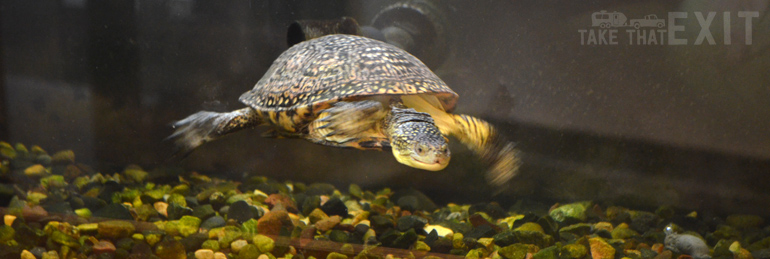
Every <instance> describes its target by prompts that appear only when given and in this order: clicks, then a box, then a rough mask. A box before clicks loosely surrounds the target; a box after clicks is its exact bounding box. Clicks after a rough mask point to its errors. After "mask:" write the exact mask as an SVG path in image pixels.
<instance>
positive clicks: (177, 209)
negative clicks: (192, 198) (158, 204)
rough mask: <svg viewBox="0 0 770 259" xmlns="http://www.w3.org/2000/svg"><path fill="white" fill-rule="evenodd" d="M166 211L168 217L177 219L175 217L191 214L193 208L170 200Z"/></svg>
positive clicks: (179, 217)
mask: <svg viewBox="0 0 770 259" xmlns="http://www.w3.org/2000/svg"><path fill="white" fill-rule="evenodd" d="M166 212H167V214H168V219H170V220H177V219H181V218H182V216H189V215H192V213H193V210H192V209H190V208H188V207H183V206H181V205H179V204H176V203H174V202H172V203H171V204H169V205H168V209H166Z"/></svg>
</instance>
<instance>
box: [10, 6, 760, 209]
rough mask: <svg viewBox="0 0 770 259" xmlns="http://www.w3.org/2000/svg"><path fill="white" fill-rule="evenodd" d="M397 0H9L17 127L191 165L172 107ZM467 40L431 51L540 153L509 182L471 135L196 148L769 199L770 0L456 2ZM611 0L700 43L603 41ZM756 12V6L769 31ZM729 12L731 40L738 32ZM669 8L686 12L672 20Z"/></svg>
mask: <svg viewBox="0 0 770 259" xmlns="http://www.w3.org/2000/svg"><path fill="white" fill-rule="evenodd" d="M392 3H393V2H390V1H371V2H370V1H350V2H347V1H341V2H333V4H329V3H328V2H319V1H232V2H228V3H227V4H222V3H220V2H209V1H195V0H168V1H156V0H152V1H147V0H134V1H85V0H62V1H22V0H6V1H3V2H2V3H0V17H2V18H1V19H2V20H0V22H1V23H2V30H0V43H1V44H2V55H1V57H2V62H1V63H0V64H2V80H0V82H2V86H0V100H2V104H1V105H0V107H1V108H0V110H1V111H2V113H0V139H2V140H6V141H9V142H11V143H16V142H22V143H25V144H28V145H33V144H36V145H40V146H42V147H43V148H45V149H46V150H48V151H49V152H53V151H57V150H62V149H73V150H74V151H75V153H76V154H77V156H78V160H79V161H81V162H84V163H86V164H91V165H94V166H96V167H97V168H98V169H99V170H101V171H102V172H105V173H111V172H114V171H120V170H121V169H122V168H123V167H125V166H126V165H128V164H139V165H141V166H143V167H146V168H153V167H157V166H162V165H168V164H173V160H169V156H170V154H171V152H172V143H169V142H164V141H163V139H164V138H165V137H166V136H168V135H169V134H171V132H172V129H171V128H170V127H169V123H170V122H172V121H174V120H178V119H182V118H184V117H185V116H187V115H189V114H191V113H194V112H196V111H198V110H202V109H205V110H213V111H228V110H233V109H237V108H241V107H242V104H240V103H239V102H238V96H240V94H241V93H243V92H245V91H247V90H249V89H250V88H251V87H252V86H253V85H254V84H255V83H256V82H257V80H259V79H260V78H261V77H262V75H263V73H264V72H265V71H266V70H267V68H268V67H269V66H270V64H271V62H272V60H273V59H275V58H276V57H277V56H278V55H279V54H280V53H281V52H282V51H283V50H285V49H286V48H287V43H286V29H287V27H288V26H289V24H291V23H292V22H293V21H295V20H298V19H333V18H339V17H342V16H350V17H353V18H355V19H357V20H358V21H359V23H361V24H362V25H366V24H368V23H369V22H370V21H371V20H372V18H373V17H374V15H376V14H377V12H379V10H381V9H382V8H384V7H386V6H389V5H390V4H392ZM440 4H441V8H442V9H444V10H445V11H446V14H447V17H449V18H448V19H447V20H446V26H445V29H446V30H447V31H448V32H449V33H450V34H451V40H450V41H449V42H448V44H449V45H451V51H447V53H446V55H447V59H446V60H445V62H444V63H443V64H441V65H440V66H436V67H432V68H433V69H434V71H436V73H437V74H438V75H439V76H440V77H441V78H442V79H444V80H445V81H446V82H447V84H449V85H450V87H452V88H453V89H454V90H455V91H456V92H458V93H459V94H460V96H461V98H460V103H459V108H458V109H457V112H461V113H468V114H472V115H477V116H480V117H482V118H486V119H489V120H490V121H492V122H494V123H495V124H496V125H498V126H499V127H501V129H502V131H503V132H504V134H505V135H507V136H509V137H510V138H511V139H514V140H516V141H517V142H518V143H519V147H520V148H521V149H522V150H523V151H524V152H525V153H526V156H525V157H524V162H525V166H524V167H523V168H522V171H521V174H520V175H519V177H518V178H516V179H515V180H514V182H512V183H511V184H510V185H508V186H506V190H505V192H503V193H502V194H500V195H498V196H494V197H493V196H492V192H491V188H488V186H487V185H486V184H485V182H484V180H483V176H482V175H483V173H482V172H483V170H484V167H483V166H482V165H480V164H479V162H478V161H477V160H476V159H475V157H473V155H472V154H471V153H470V152H469V151H468V150H467V149H464V147H461V146H459V145H456V144H455V145H454V146H453V147H452V152H453V156H454V157H453V159H452V162H451V164H450V166H449V167H448V168H447V169H446V170H444V171H441V172H425V171H419V170H416V169H412V168H408V167H406V166H402V165H400V164H398V163H397V162H396V161H395V160H394V159H393V157H392V155H391V154H390V153H389V152H363V151H357V150H344V149H334V148H328V147H323V146H318V145H314V144H311V143H309V142H307V141H303V140H282V139H263V138H261V137H259V133H260V132H259V131H258V130H250V131H243V132H239V133H237V134H234V135H232V136H228V137H226V138H223V139H221V140H219V141H216V142H213V143H209V144H206V145H204V146H202V147H201V148H199V149H198V150H196V151H195V152H194V153H192V154H191V155H190V156H189V157H187V158H186V159H184V160H182V161H181V163H180V165H182V166H183V167H185V168H187V169H190V170H198V171H201V172H206V173H212V174H217V175H221V176H223V175H230V176H232V177H240V176H243V175H249V174H259V175H266V176H269V177H272V178H277V179H281V180H293V181H303V182H317V181H323V182H330V183H333V184H336V185H338V187H344V186H347V184H350V183H358V184H360V185H362V186H365V187H368V188H375V187H381V186H391V187H393V188H410V187H411V188H416V189H419V190H421V191H423V192H425V193H427V194H428V195H429V196H431V197H432V198H433V199H434V200H436V201H438V202H450V201H452V202H466V203H472V202H474V201H488V200H495V201H498V202H500V203H503V204H507V205H510V203H512V202H514V201H515V200H516V199H518V198H531V199H534V200H538V201H544V202H546V203H547V202H550V201H560V202H564V201H573V200H583V199H593V200H597V201H605V202H611V203H616V204H623V205H626V206H638V207H653V208H654V207H656V206H658V205H664V204H668V205H675V206H678V207H681V208H686V209H695V210H714V211H718V212H726V211H731V212H744V213H761V214H765V215H767V214H768V213H770V206H768V205H770V188H768V187H769V186H770V184H768V182H770V177H768V176H767V174H768V173H770V134H768V129H770V102H768V100H769V99H770V76H768V75H770V52H768V49H770V33H769V32H770V18H768V16H769V15H768V2H767V1H707V2H704V1H694V0H693V1H673V2H672V1H579V2H575V1H490V2H487V1H482V2H478V1H450V2H440ZM600 10H608V11H610V12H612V11H619V12H623V13H624V14H625V15H627V16H628V17H629V18H631V19H633V18H640V17H643V16H644V15H647V14H657V15H658V16H659V17H666V16H667V14H668V12H686V13H688V14H689V15H688V18H686V19H681V20H678V21H677V23H680V24H682V25H683V26H684V28H685V31H684V32H680V33H679V34H677V37H679V38H686V39H688V44H686V45H682V46H671V45H667V44H664V45H630V44H628V42H626V41H627V38H624V37H625V36H626V35H625V32H624V30H625V28H620V29H619V30H620V32H619V35H618V37H619V38H620V42H619V44H617V45H609V46H608V45H586V44H583V43H585V42H581V34H580V33H579V30H592V29H594V30H598V28H597V27H591V15H592V13H594V12H598V11H600ZM738 11H756V12H758V13H759V17H757V18H754V19H753V20H752V21H753V22H752V23H751V26H752V30H751V31H752V32H753V33H752V36H753V41H752V44H750V45H749V44H746V42H745V40H744V38H745V37H744V36H745V33H744V32H745V31H746V26H745V23H744V21H745V20H744V18H739V17H737V15H736V14H737V12H738ZM695 12H703V13H704V14H707V13H708V12H717V14H718V15H716V18H715V19H714V21H713V23H712V26H711V27H710V31H711V32H712V33H713V34H714V38H715V39H716V44H715V45H709V44H708V42H707V41H706V42H704V43H703V44H701V45H695V44H694V41H695V39H696V37H697V35H698V33H699V32H700V28H701V27H700V26H699V24H698V20H697V19H696V17H695V14H694V13H695ZM723 12H731V13H732V20H731V21H732V22H731V23H730V24H731V25H732V27H731V31H732V33H733V34H732V35H733V36H732V43H731V44H730V45H725V44H723V37H722V34H721V33H722V31H723V27H722V25H723V24H724V21H723V20H722V17H723V16H722V13H723ZM667 22H668V21H667ZM666 40H667V39H666Z"/></svg>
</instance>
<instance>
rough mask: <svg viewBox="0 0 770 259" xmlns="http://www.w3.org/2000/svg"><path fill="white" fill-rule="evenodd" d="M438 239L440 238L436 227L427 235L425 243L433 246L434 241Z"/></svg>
mask: <svg viewBox="0 0 770 259" xmlns="http://www.w3.org/2000/svg"><path fill="white" fill-rule="evenodd" d="M436 240H438V232H437V231H436V230H435V229H434V230H433V231H431V232H430V233H428V235H427V236H425V240H423V242H425V244H426V245H428V246H433V243H435V242H436Z"/></svg>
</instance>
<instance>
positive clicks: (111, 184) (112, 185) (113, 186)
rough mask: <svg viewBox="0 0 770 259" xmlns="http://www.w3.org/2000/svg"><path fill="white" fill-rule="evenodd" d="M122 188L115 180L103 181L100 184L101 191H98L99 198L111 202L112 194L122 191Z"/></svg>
mask: <svg viewBox="0 0 770 259" xmlns="http://www.w3.org/2000/svg"><path fill="white" fill-rule="evenodd" d="M123 188H124V187H123V185H121V184H119V183H117V182H115V181H107V182H106V183H104V185H102V192H100V193H99V199H101V200H103V201H106V202H111V201H112V194H114V193H116V192H121V191H123Z"/></svg>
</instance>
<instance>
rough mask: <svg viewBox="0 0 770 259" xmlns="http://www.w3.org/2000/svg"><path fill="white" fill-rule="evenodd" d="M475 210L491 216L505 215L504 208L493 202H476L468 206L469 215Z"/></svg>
mask: <svg viewBox="0 0 770 259" xmlns="http://www.w3.org/2000/svg"><path fill="white" fill-rule="evenodd" d="M476 212H484V213H486V214H487V215H489V216H490V217H493V218H504V217H505V216H506V212H505V209H503V207H500V205H499V204H497V203H495V202H491V203H477V204H473V205H471V207H470V208H468V214H469V215H473V214H474V213H476Z"/></svg>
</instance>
